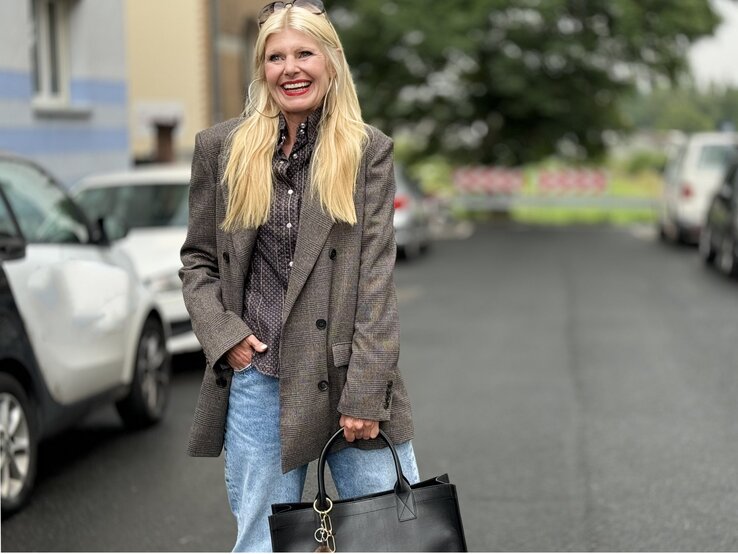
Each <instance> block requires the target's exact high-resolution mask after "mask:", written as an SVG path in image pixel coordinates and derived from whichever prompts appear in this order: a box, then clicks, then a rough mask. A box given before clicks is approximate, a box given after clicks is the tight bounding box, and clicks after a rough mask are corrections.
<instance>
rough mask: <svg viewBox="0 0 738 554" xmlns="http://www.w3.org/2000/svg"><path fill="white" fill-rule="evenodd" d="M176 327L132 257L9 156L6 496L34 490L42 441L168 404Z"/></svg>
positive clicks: (0, 242)
mask: <svg viewBox="0 0 738 554" xmlns="http://www.w3.org/2000/svg"><path fill="white" fill-rule="evenodd" d="M167 335H168V325H167V324H166V322H165V321H164V320H163V318H162V312H161V310H160V308H159V307H158V306H157V304H156V300H155V298H154V297H153V295H152V294H151V293H150V291H149V290H148V289H147V288H146V287H144V286H143V284H142V283H141V282H140V280H139V279H138V276H137V275H136V272H135V271H134V269H133V266H132V264H131V263H130V260H129V259H128V258H127V257H126V256H125V255H122V254H121V253H119V252H117V251H116V250H115V249H114V248H113V247H111V245H110V243H109V242H108V240H107V238H106V236H105V233H104V232H103V231H102V227H101V226H100V225H99V224H91V223H90V222H89V220H88V219H87V218H86V217H85V215H84V214H83V212H82V211H81V210H80V208H79V207H78V206H77V205H76V204H75V202H74V201H73V200H72V199H71V198H70V197H69V196H68V195H67V194H66V193H65V191H64V190H63V189H62V187H61V186H59V185H58V184H57V183H56V182H55V181H54V180H53V179H52V178H51V177H50V176H49V175H48V174H46V173H45V172H44V171H43V170H42V169H41V168H40V167H38V166H37V165H35V164H33V163H31V162H29V161H26V160H23V159H21V158H18V157H14V156H11V155H3V154H0V492H1V500H2V514H3V517H5V516H7V515H9V514H11V513H13V512H15V511H17V510H18V509H20V507H21V506H22V505H23V504H24V503H25V501H26V500H27V499H28V497H29V495H30V492H31V489H32V487H33V482H34V477H35V469H36V463H37V456H38V443H39V441H40V440H41V439H43V438H45V437H48V436H49V435H51V434H53V433H56V432H59V431H61V430H63V429H65V428H67V427H69V426H70V425H72V424H73V423H74V422H75V421H76V420H77V419H78V418H79V417H80V416H81V415H83V414H84V413H86V412H87V411H88V410H89V409H90V408H91V407H93V406H94V405H96V404H97V403H99V402H101V401H104V402H115V403H116V407H117V409H118V413H119V414H120V416H121V418H122V419H123V421H124V423H125V424H126V425H127V426H129V427H133V428H140V427H146V426H149V425H152V424H154V423H156V422H158V421H159V420H160V419H161V418H162V417H163V414H164V411H165V407H166V404H167V398H168V391H169V376H170V356H169V354H168V352H167V349H166V339H167Z"/></svg>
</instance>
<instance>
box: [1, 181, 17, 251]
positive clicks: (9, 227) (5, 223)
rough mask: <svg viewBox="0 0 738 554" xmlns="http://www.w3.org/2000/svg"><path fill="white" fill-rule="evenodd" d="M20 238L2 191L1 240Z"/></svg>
mask: <svg viewBox="0 0 738 554" xmlns="http://www.w3.org/2000/svg"><path fill="white" fill-rule="evenodd" d="M17 236H18V230H17V229H16V227H15V222H14V221H13V218H12V216H11V215H10V212H9V211H8V206H7V204H6V203H5V198H4V197H3V194H2V191H1V190H0V240H2V239H4V238H14V237H17Z"/></svg>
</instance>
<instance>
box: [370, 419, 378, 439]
mask: <svg viewBox="0 0 738 554" xmlns="http://www.w3.org/2000/svg"><path fill="white" fill-rule="evenodd" d="M378 436H379V424H378V423H377V424H376V425H374V426H373V427H372V430H371V432H370V433H369V437H370V438H372V439H376V438H377V437H378Z"/></svg>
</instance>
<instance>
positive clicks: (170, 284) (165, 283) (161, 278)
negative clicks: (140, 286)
mask: <svg viewBox="0 0 738 554" xmlns="http://www.w3.org/2000/svg"><path fill="white" fill-rule="evenodd" d="M144 285H146V287H148V288H149V289H150V290H151V291H152V292H155V293H161V292H176V291H178V290H182V281H180V280H179V275H177V274H176V273H172V274H167V275H157V276H155V277H150V278H148V279H144Z"/></svg>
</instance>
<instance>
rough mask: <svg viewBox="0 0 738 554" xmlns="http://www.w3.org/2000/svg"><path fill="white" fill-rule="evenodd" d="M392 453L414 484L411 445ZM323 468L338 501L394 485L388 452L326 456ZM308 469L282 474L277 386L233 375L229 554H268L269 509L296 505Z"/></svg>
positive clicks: (248, 374) (250, 373) (250, 374)
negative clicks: (234, 529)
mask: <svg viewBox="0 0 738 554" xmlns="http://www.w3.org/2000/svg"><path fill="white" fill-rule="evenodd" d="M395 449H396V450H397V454H398V455H399V457H400V463H401V464H402V471H403V473H404V474H405V477H407V479H408V481H410V483H417V482H418V481H419V480H420V479H419V477H418V467H417V464H416V462H415V454H414V452H413V447H412V444H411V442H410V441H408V442H404V443H402V444H398V445H395ZM328 465H329V467H330V469H331V475H332V477H333V482H334V483H335V484H336V489H337V490H338V494H339V496H340V497H341V498H353V497H356V496H364V495H367V494H372V493H375V492H380V491H385V490H389V489H391V488H392V487H394V485H395V481H396V480H397V475H396V473H395V466H394V462H393V461H392V455H391V454H390V452H389V450H388V449H387V448H381V449H377V450H360V449H358V448H344V449H342V450H340V451H338V452H334V453H332V454H329V455H328ZM307 468H308V466H307V464H306V465H304V466H301V467H298V468H296V469H293V470H292V471H290V472H288V473H284V474H283V473H282V470H281V450H280V442H279V380H278V379H276V378H274V377H269V376H267V375H264V374H262V373H259V372H258V371H256V370H255V369H252V368H249V369H247V370H245V371H240V372H235V373H234V374H233V381H232V383H231V392H230V396H229V403H228V418H227V420H226V433H225V481H226V489H227V491H228V502H229V503H230V505H231V511H232V512H233V515H235V516H236V521H237V523H238V535H237V538H236V545H235V546H234V548H233V551H234V552H271V550H272V547H271V538H270V535H269V520H268V519H267V518H268V516H269V515H270V514H271V505H272V504H277V503H284V502H300V500H301V498H302V491H303V487H304V486H305V475H306V472H307ZM316 492H317V491H316ZM316 546H317V543H316Z"/></svg>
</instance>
